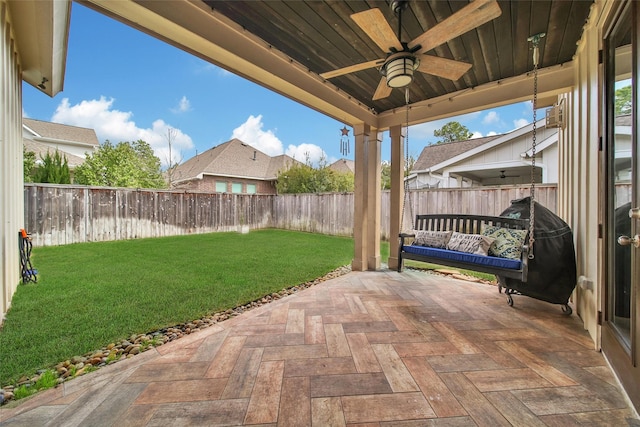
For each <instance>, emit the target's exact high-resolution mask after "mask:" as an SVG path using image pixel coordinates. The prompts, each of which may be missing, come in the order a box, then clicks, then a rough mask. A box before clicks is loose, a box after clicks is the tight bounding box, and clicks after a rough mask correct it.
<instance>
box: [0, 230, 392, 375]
mask: <svg viewBox="0 0 640 427" xmlns="http://www.w3.org/2000/svg"><path fill="white" fill-rule="evenodd" d="M387 253H388V249H387ZM352 257H353V239H351V238H344V237H335V236H326V235H320V234H310V233H300V232H293V231H284V230H256V231H252V232H251V233H249V234H238V233H211V234H199V235H191V236H177V237H168V238H157V239H140V240H126V241H117V242H100V243H83V244H75V245H67V246H57V247H44V248H34V250H33V254H32V261H33V263H34V267H35V268H36V269H38V271H39V280H38V283H37V284H28V285H20V286H19V287H18V290H17V292H16V293H15V295H14V296H13V301H12V305H11V309H10V310H9V312H8V314H7V318H6V320H5V322H4V325H3V328H2V330H1V331H0V386H1V385H3V384H8V383H10V382H12V381H15V380H17V379H18V378H19V377H20V376H22V375H32V374H33V373H35V371H36V370H37V369H41V368H48V367H51V366H53V365H55V364H56V363H58V362H60V361H63V360H65V359H68V358H70V357H72V356H76V355H82V354H85V353H87V352H89V351H93V350H96V349H99V348H101V347H103V346H105V345H107V344H108V343H110V342H115V341H118V340H121V339H124V338H126V337H129V336H130V335H132V334H137V333H145V332H151V331H154V330H158V329H161V328H164V327H167V326H172V325H176V324H180V323H184V322H187V321H191V320H195V319H199V318H201V317H203V316H205V315H207V314H211V313H215V312H219V311H223V310H226V309H228V308H233V307H236V306H239V305H243V304H245V303H247V302H250V301H253V300H256V299H258V298H260V297H262V296H264V295H267V294H270V293H272V292H276V291H279V290H282V289H283V288H288V287H291V286H294V285H297V284H301V283H304V282H306V281H309V280H312V279H315V278H317V277H320V276H323V275H324V274H326V273H328V272H329V271H332V270H334V269H335V268H337V267H339V266H341V265H345V264H349V263H350V261H351V259H352ZM385 259H386V257H385Z"/></svg>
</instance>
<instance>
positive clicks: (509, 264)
mask: <svg viewBox="0 0 640 427" xmlns="http://www.w3.org/2000/svg"><path fill="white" fill-rule="evenodd" d="M402 249H403V251H404V252H407V253H411V254H416V255H424V256H428V257H433V258H440V259H443V260H453V261H462V262H468V263H470V264H479V265H485V266H491V267H499V268H507V269H510V270H520V268H521V267H522V261H520V260H519V259H508V258H499V257H495V256H483V255H476V254H470V253H466V252H457V251H451V250H448V249H439V248H430V247H426V246H414V245H405V246H403V247H402Z"/></svg>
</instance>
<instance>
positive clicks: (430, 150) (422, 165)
mask: <svg viewBox="0 0 640 427" xmlns="http://www.w3.org/2000/svg"><path fill="white" fill-rule="evenodd" d="M499 136H501V135H493V136H485V137H484V138H474V139H467V140H466V141H456V142H448V143H444V144H432V145H427V146H426V147H424V148H423V149H422V152H421V153H420V157H418V160H416V163H415V164H414V165H413V170H414V171H422V170H427V169H429V168H430V167H432V166H435V165H437V164H439V163H442V162H444V161H445V160H449V159H450V158H452V157H455V156H457V155H459V154H462V153H465V152H467V151H469V150H473V149H474V148H476V147H479V146H481V145H483V144H486V143H487V142H489V141H492V140H494V139H496V138H497V137H499Z"/></svg>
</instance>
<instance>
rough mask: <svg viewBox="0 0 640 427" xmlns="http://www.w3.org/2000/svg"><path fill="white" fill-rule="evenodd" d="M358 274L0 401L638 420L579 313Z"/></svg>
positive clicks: (379, 421) (473, 419)
mask: <svg viewBox="0 0 640 427" xmlns="http://www.w3.org/2000/svg"><path fill="white" fill-rule="evenodd" d="M514 299H515V304H514V307H509V306H508V305H507V303H506V298H505V296H504V295H502V294H499V293H498V291H497V288H496V287H495V286H491V285H486V284H478V283H471V282H466V281H461V280H456V279H452V278H449V277H439V276H435V275H431V274H427V273H423V272H418V271H405V272H404V273H402V274H399V273H396V272H393V271H388V270H387V271H378V272H352V273H349V274H346V275H344V276H341V277H338V278H335V279H332V280H329V281H326V282H323V283H321V284H319V285H316V286H314V287H312V288H309V289H306V290H304V291H301V292H299V293H297V294H295V295H291V296H288V297H286V298H283V299H281V300H278V301H276V302H274V303H271V304H267V305H264V306H262V307H260V308H257V309H254V310H251V311H248V312H245V313H243V314H242V315H240V316H238V317H235V318H233V319H231V320H228V321H225V322H223V323H219V324H217V325H214V326H212V327H210V328H208V329H204V330H201V331H199V332H196V333H194V334H191V335H188V336H186V337H183V338H181V339H179V340H176V341H173V342H170V343H168V344H165V345H163V346H160V347H158V348H156V349H152V350H149V351H147V352H145V353H142V354H140V355H138V356H135V357H133V358H131V359H128V360H126V361H123V362H118V363H116V364H113V365H110V366H107V367H105V368H102V369H100V370H98V371H96V372H93V373H90V374H88V375H85V376H83V377H80V378H77V379H75V380H72V381H69V382H67V383H64V384H63V385H61V386H60V387H58V388H56V389H51V390H48V391H45V392H42V393H39V394H38V395H36V396H35V397H33V398H31V399H29V400H26V401H24V402H19V403H20V404H19V405H18V406H16V407H14V408H3V409H1V410H0V421H2V422H3V425H6V426H14V425H16V426H17V425H19V426H30V427H31V426H41V425H52V426H111V425H114V426H123V427H124V426H178V425H179V426H183V425H184V426H186V425H189V426H217V425H225V426H235V425H265V426H309V425H314V426H345V425H346V426H391V425H392V426H399V425H401V426H468V425H471V426H473V425H480V426H492V427H493V426H503V425H504V426H508V425H516V426H545V425H546V426H573V425H585V424H586V425H603V426H627V425H628V426H640V421H638V419H637V418H636V415H635V414H634V412H633V410H632V409H631V408H630V406H629V405H628V403H627V401H626V400H625V398H624V396H623V395H622V394H621V392H620V388H619V386H618V384H617V382H616V380H615V378H614V377H613V375H612V373H611V370H610V369H609V367H608V365H607V364H606V362H605V360H604V358H603V356H602V354H600V353H599V352H596V351H594V350H593V342H592V340H591V338H590V337H589V336H588V334H587V332H586V331H584V330H583V328H582V323H581V322H580V320H579V319H578V318H577V316H576V315H575V314H574V315H572V316H565V315H563V314H562V311H561V309H560V306H557V305H552V304H547V303H544V302H540V301H537V300H534V299H531V298H527V297H524V296H515V297H514Z"/></svg>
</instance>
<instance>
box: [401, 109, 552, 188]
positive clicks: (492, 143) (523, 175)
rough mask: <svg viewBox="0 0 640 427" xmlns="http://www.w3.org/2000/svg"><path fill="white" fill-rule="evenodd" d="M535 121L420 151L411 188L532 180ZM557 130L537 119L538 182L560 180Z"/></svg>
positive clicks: (457, 186) (496, 183) (523, 182)
mask: <svg viewBox="0 0 640 427" xmlns="http://www.w3.org/2000/svg"><path fill="white" fill-rule="evenodd" d="M532 136H533V123H530V124H528V125H526V126H523V127H521V128H519V129H516V130H514V131H511V132H509V133H506V134H503V135H494V136H488V137H484V138H476V139H469V140H466V141H459V142H450V143H446V144H434V145H429V146H427V147H425V148H424V149H423V150H422V153H420V157H418V160H417V161H416V163H415V165H414V167H413V169H412V171H411V174H410V175H409V177H408V178H407V179H408V180H409V187H410V188H414V189H421V188H461V187H477V186H486V185H504V184H526V183H529V182H531V156H532ZM557 147H558V129H557V128H555V127H549V128H547V127H546V126H545V120H544V119H542V120H538V122H537V128H536V173H535V181H536V183H555V182H558V148H557Z"/></svg>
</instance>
